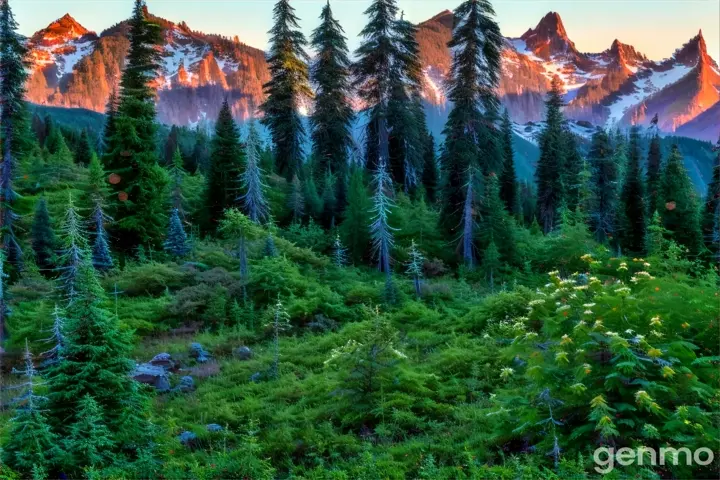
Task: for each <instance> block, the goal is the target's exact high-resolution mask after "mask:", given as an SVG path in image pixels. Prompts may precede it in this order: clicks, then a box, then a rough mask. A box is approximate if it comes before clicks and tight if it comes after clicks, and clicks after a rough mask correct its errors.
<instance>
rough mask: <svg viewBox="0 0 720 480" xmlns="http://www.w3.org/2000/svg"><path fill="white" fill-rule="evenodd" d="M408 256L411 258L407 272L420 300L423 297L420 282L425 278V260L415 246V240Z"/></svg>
mask: <svg viewBox="0 0 720 480" xmlns="http://www.w3.org/2000/svg"><path fill="white" fill-rule="evenodd" d="M408 254H409V257H410V258H409V261H408V263H407V270H406V272H407V274H408V275H410V277H411V278H412V279H413V287H414V288H415V297H416V298H418V299H419V298H420V297H421V291H420V282H421V281H422V278H423V263H424V262H425V258H424V257H423V255H422V253H420V251H419V250H418V248H417V245H415V240H413V241H412V243H411V244H410V251H409V253H408Z"/></svg>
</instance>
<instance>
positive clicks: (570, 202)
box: [561, 128, 587, 212]
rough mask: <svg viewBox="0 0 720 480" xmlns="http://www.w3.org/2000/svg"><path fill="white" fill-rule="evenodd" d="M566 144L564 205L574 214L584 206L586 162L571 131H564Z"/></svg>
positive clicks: (563, 170) (563, 180) (563, 182)
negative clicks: (584, 168) (584, 169)
mask: <svg viewBox="0 0 720 480" xmlns="http://www.w3.org/2000/svg"><path fill="white" fill-rule="evenodd" d="M563 137H564V142H565V145H564V146H565V152H564V153H565V155H564V160H565V161H564V163H563V167H562V171H561V174H562V176H561V180H562V184H563V193H564V198H563V200H564V203H565V206H566V207H567V209H568V210H570V211H571V212H574V211H575V210H576V209H577V208H578V207H579V206H582V197H583V190H584V189H585V188H587V185H586V179H585V177H584V176H583V167H584V165H585V162H584V160H583V158H582V155H580V151H579V150H578V145H577V141H576V140H575V135H573V133H572V132H571V131H570V130H569V129H567V128H566V129H564V130H563Z"/></svg>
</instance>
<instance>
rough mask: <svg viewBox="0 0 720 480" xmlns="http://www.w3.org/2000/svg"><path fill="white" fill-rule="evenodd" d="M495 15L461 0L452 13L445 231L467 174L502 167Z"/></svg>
mask: <svg viewBox="0 0 720 480" xmlns="http://www.w3.org/2000/svg"><path fill="white" fill-rule="evenodd" d="M494 15H495V12H494V10H493V8H492V6H491V5H490V2H489V1H488V0H466V1H465V2H463V3H462V4H461V5H460V6H459V7H458V8H457V9H456V10H455V16H454V28H453V34H452V39H451V40H450V42H449V44H448V46H449V47H450V48H451V49H452V51H453V52H454V54H453V61H452V66H451V69H450V74H449V80H448V82H447V90H448V100H449V101H450V102H452V105H453V106H452V109H451V110H450V114H449V116H448V121H447V123H446V124H445V130H444V134H445V143H444V145H443V150H442V157H441V165H442V166H443V168H444V169H445V176H446V178H445V188H444V198H443V201H444V204H443V211H442V217H441V218H442V222H443V224H444V226H445V228H446V230H447V231H448V232H456V231H457V229H458V228H459V227H460V220H461V217H462V216H463V211H462V206H463V204H464V203H465V199H466V195H465V188H464V187H466V183H465V175H467V172H468V170H469V169H470V168H471V167H477V166H479V167H480V168H481V170H482V171H483V172H484V173H489V172H491V171H493V172H499V171H500V167H501V166H502V153H501V151H500V149H499V148H498V147H499V142H497V141H495V140H496V137H497V135H496V132H495V129H494V127H493V126H492V122H493V121H494V120H495V116H496V112H497V110H498V104H499V101H498V99H497V95H496V87H497V86H498V82H499V79H500V52H501V50H502V45H503V38H502V35H501V34H500V28H499V27H498V25H497V23H496V22H495V20H494V19H493V17H494Z"/></svg>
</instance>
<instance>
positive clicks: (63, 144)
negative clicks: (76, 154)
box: [48, 130, 75, 169]
mask: <svg viewBox="0 0 720 480" xmlns="http://www.w3.org/2000/svg"><path fill="white" fill-rule="evenodd" d="M56 131H57V130H56ZM54 149H55V153H53V154H52V155H50V158H48V164H50V165H52V166H53V167H56V169H67V168H70V167H72V166H73V164H74V163H75V161H74V159H73V154H72V152H71V151H70V147H68V144H67V141H66V140H65V137H64V136H63V135H62V134H60V133H58V137H57V142H56V143H55V147H54Z"/></svg>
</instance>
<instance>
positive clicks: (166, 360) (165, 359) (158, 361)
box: [149, 352, 175, 372]
mask: <svg viewBox="0 0 720 480" xmlns="http://www.w3.org/2000/svg"><path fill="white" fill-rule="evenodd" d="M149 363H150V365H152V366H154V367H162V368H164V369H165V371H166V372H168V371H170V370H172V369H174V368H175V362H174V361H173V359H172V356H171V355H170V354H169V353H165V352H163V353H158V354H157V355H155V356H154V357H153V359H152V360H150V362H149Z"/></svg>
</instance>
